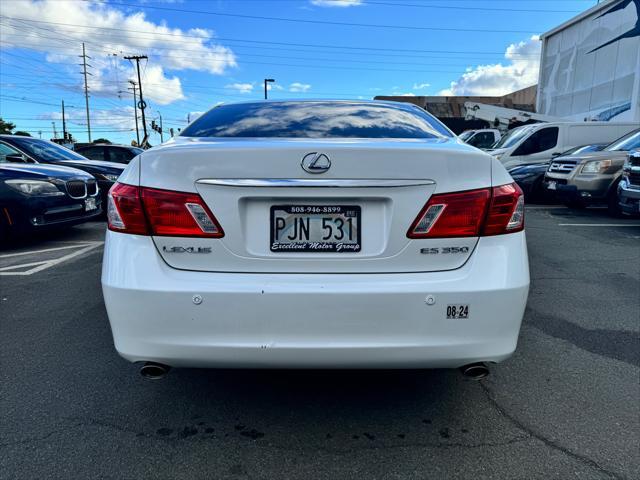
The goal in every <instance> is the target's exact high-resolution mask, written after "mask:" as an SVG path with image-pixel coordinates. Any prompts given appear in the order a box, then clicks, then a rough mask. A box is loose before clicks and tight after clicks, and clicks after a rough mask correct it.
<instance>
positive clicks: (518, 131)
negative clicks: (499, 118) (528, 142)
mask: <svg viewBox="0 0 640 480" xmlns="http://www.w3.org/2000/svg"><path fill="white" fill-rule="evenodd" d="M529 130H531V127H530V126H522V127H518V128H514V129H513V130H509V131H508V132H507V134H506V135H505V136H504V137H502V138H501V139H500V140H498V141H497V142H496V144H495V145H494V146H493V147H492V148H509V147H512V146H514V145H515V144H516V143H518V142H519V141H520V140H521V139H522V138H523V137H524V136H525V135H527V134H528V133H529Z"/></svg>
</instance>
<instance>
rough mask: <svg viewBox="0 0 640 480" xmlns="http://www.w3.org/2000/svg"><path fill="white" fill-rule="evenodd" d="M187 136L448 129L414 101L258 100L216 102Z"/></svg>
mask: <svg viewBox="0 0 640 480" xmlns="http://www.w3.org/2000/svg"><path fill="white" fill-rule="evenodd" d="M181 135H182V136H185V137H281V138H438V137H443V136H445V137H451V136H452V133H451V132H450V131H449V130H448V129H447V128H446V127H445V126H444V125H442V124H441V123H440V122H439V121H438V120H436V119H435V118H434V117H432V116H431V115H429V114H428V113H427V112H426V111H424V110H422V109H421V108H419V107H416V106H413V105H407V106H404V105H398V106H395V105H389V104H384V103H374V102H323V101H318V102H256V103H238V104H229V105H220V106H219V107H216V108H214V109H212V110H209V111H208V112H207V113H205V114H204V115H202V116H200V117H199V118H198V119H197V120H195V121H194V122H193V123H192V124H191V125H189V126H188V127H187V128H185V129H184V130H183V131H182V133H181Z"/></svg>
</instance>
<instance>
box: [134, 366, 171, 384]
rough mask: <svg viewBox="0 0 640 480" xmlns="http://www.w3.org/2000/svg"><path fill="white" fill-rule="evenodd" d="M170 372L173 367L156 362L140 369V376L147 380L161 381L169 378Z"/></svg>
mask: <svg viewBox="0 0 640 480" xmlns="http://www.w3.org/2000/svg"><path fill="white" fill-rule="evenodd" d="M169 370H171V367H170V366H168V365H163V364H162V363H156V362H145V364H144V365H143V366H142V367H140V375H142V376H143V377H144V378H146V379H147V380H160V379H161V378H164V377H166V376H167V373H169Z"/></svg>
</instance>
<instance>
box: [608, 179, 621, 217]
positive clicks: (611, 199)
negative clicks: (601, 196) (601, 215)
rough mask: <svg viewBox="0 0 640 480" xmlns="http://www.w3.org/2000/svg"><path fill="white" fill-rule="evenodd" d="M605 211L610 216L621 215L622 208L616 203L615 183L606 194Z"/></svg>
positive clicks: (616, 190) (616, 189) (616, 188)
mask: <svg viewBox="0 0 640 480" xmlns="http://www.w3.org/2000/svg"><path fill="white" fill-rule="evenodd" d="M607 211H608V212H609V215H611V216H612V217H622V209H621V208H620V205H619V204H618V187H617V184H616V185H615V186H614V188H612V189H611V191H610V192H609V195H608V196H607Z"/></svg>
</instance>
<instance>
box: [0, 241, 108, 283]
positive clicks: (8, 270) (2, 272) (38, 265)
mask: <svg viewBox="0 0 640 480" xmlns="http://www.w3.org/2000/svg"><path fill="white" fill-rule="evenodd" d="M103 243H104V242H86V243H82V244H79V245H73V246H74V247H81V248H80V249H79V250H76V251H75V252H71V253H69V254H67V255H64V256H62V257H59V258H55V259H53V260H43V261H39V262H38V261H37V262H29V263H23V264H20V265H10V266H8V267H2V268H0V276H9V275H33V274H34V273H38V272H41V271H42V270H46V269H47V268H51V267H53V266H55V265H58V264H60V263H62V262H66V261H67V260H71V259H72V258H75V257H77V256H79V255H82V254H85V253H87V252H89V251H91V250H93V249H94V248H96V247H99V246H100V245H102V244H103ZM62 248H68V247H60V248H55V249H45V250H34V251H31V252H25V253H38V252H43V251H52V250H61V249H62ZM7 256H12V255H11V254H10V255H7ZM14 256H15V255H14ZM28 267H33V268H29V270H25V271H22V272H14V271H13V270H17V269H19V268H28Z"/></svg>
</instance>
